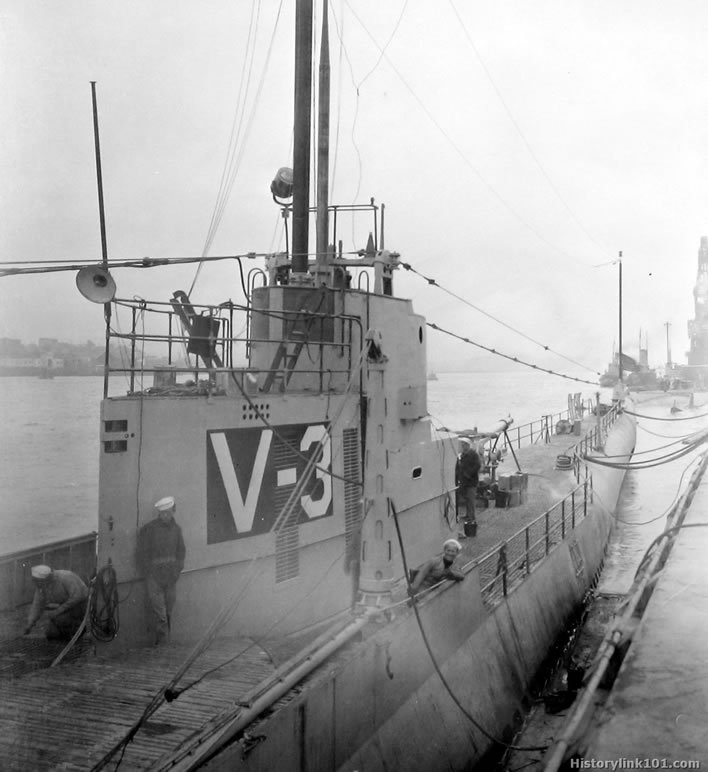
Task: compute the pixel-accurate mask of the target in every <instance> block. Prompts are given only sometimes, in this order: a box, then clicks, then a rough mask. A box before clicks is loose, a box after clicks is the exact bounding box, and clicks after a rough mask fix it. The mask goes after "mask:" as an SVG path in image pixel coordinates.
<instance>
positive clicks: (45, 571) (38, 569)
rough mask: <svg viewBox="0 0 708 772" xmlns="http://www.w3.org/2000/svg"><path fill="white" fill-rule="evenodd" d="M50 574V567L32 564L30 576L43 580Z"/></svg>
mask: <svg viewBox="0 0 708 772" xmlns="http://www.w3.org/2000/svg"><path fill="white" fill-rule="evenodd" d="M51 575H52V569H51V568H49V566H32V578H33V579H39V580H40V581H43V580H45V579H49V577H50V576H51Z"/></svg>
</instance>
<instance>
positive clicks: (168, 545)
mask: <svg viewBox="0 0 708 772" xmlns="http://www.w3.org/2000/svg"><path fill="white" fill-rule="evenodd" d="M155 511H156V513H157V516H156V518H155V520H152V521H151V522H149V523H147V524H146V525H144V526H143V527H142V528H141V529H140V532H139V533H138V565H139V567H140V570H141V571H142V574H143V576H144V577H145V587H146V590H147V597H148V604H149V607H150V611H151V614H152V617H153V622H154V628H155V644H160V643H163V642H164V641H166V640H167V636H168V634H169V631H170V620H171V617H172V609H173V608H174V605H175V600H176V597H177V589H176V585H177V579H179V575H180V573H182V569H183V568H184V558H185V554H186V550H185V546H184V539H183V538H182V529H181V528H180V527H179V526H178V525H177V523H176V522H175V519H174V513H175V511H176V505H175V500H174V498H173V497H172V496H165V498H162V499H160V500H159V501H156V502H155Z"/></svg>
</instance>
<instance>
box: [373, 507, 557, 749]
mask: <svg viewBox="0 0 708 772" xmlns="http://www.w3.org/2000/svg"><path fill="white" fill-rule="evenodd" d="M388 503H389V506H390V507H391V513H392V514H393V522H394V525H395V526H396V535H397V536H398V544H399V547H400V550H401V560H402V561H403V575H404V577H405V579H406V585H407V588H408V594H409V595H410V602H411V606H413V612H414V613H415V618H416V622H417V623H418V629H419V630H420V634H421V637H422V638H423V643H424V645H425V648H426V650H427V652H428V656H429V657H430V661H431V662H432V664H433V667H434V668H435V672H436V673H437V674H438V677H439V678H440V681H441V682H442V685H443V687H444V688H445V691H446V692H447V693H448V694H449V695H450V698H451V699H452V701H453V702H454V703H455V705H457V707H458V709H459V710H460V712H461V713H462V714H463V715H464V716H465V718H466V719H467V720H468V721H469V722H470V723H471V724H472V725H473V726H474V727H475V728H476V729H478V730H479V731H480V732H481V733H482V734H483V735H484V736H485V737H486V738H487V739H488V740H491V741H492V742H493V743H494V744H495V745H500V746H502V747H503V748H508V749H510V750H514V751H545V750H547V749H548V747H549V746H547V745H536V746H521V745H510V744H508V743H505V742H503V741H502V740H499V739H498V738H496V737H494V735H492V734H491V733H490V732H488V731H487V730H486V729H485V728H484V727H483V726H482V725H481V724H480V723H479V722H478V721H477V720H476V719H475V718H474V716H472V715H471V714H470V713H469V711H468V710H467V709H466V708H465V706H464V705H463V704H462V703H461V702H460V700H459V698H458V697H457V695H456V694H455V693H454V692H453V690H452V688H451V687H450V684H449V683H448V682H447V680H446V678H445V676H444V675H443V673H442V670H441V669H440V665H439V664H438V661H437V659H436V657H435V654H434V653H433V650H432V649H431V647H430V641H429V640H428V636H427V635H426V633H425V628H424V627H423V622H422V620H421V618H420V611H419V610H418V600H417V597H416V595H415V593H414V592H413V590H412V589H411V583H410V578H409V577H410V575H409V573H408V561H407V560H406V552H405V548H404V546H403V536H402V535H401V526H400V524H399V522H398V513H397V512H396V508H395V506H394V504H393V501H391V499H389V500H388ZM473 744H474V740H473ZM476 749H477V748H476V745H475V750H476Z"/></svg>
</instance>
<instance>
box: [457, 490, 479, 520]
mask: <svg viewBox="0 0 708 772" xmlns="http://www.w3.org/2000/svg"><path fill="white" fill-rule="evenodd" d="M476 498H477V486H476V485H461V486H460V500H461V502H462V503H463V504H464V505H465V520H467V521H468V522H469V523H476V522H477V519H476V515H475V499H476Z"/></svg>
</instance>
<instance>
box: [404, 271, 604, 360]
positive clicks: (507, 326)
mask: <svg viewBox="0 0 708 772" xmlns="http://www.w3.org/2000/svg"><path fill="white" fill-rule="evenodd" d="M400 265H401V267H402V268H405V269H406V271H410V272H411V273H414V274H415V275H416V276H420V278H421V279H425V281H426V282H427V283H428V284H430V285H432V286H433V287H437V288H438V289H439V290H442V291H443V292H445V293H446V294H448V295H450V296H451V297H453V298H455V300H459V301H460V302H461V303H464V304H465V305H466V306H469V307H470V308H473V309H474V310H475V311H479V313H480V314H484V316H486V317H487V318H489V319H491V320H492V321H494V322H496V323H497V324H501V325H502V327H506V328H507V330H511V332H515V333H516V334H517V335H521V337H522V338H525V339H526V340H528V341H530V342H531V343H534V344H535V345H537V346H540V347H541V348H542V349H543V350H544V351H548V352H550V353H551V354H555V355H556V356H559V357H560V358H561V359H565V360H566V361H567V362H570V363H571V364H574V365H577V366H578V367H582V368H583V370H588V371H589V372H591V373H594V374H595V375H600V373H599V372H597V370H593V369H592V368H591V367H587V365H584V364H582V363H581V362H578V361H576V360H575V359H571V358H570V357H567V356H565V355H564V354H561V353H560V352H559V351H555V350H554V349H552V348H551V347H550V346H548V345H546V344H545V343H541V342H540V341H538V340H536V339H535V338H532V337H531V336H530V335H527V334H526V333H525V332H522V331H521V330H517V329H516V327H512V326H511V325H510V324H507V323H506V322H503V321H502V320H501V319H498V318H497V317H496V316H494V315H492V314H490V313H489V312H488V311H485V310H484V309H483V308H480V307H479V306H476V305H475V304H474V303H471V302H470V301H469V300H467V299H466V298H463V297H461V296H460V295H458V294H457V293H456V292H453V291H452V290H449V289H447V288H446V287H443V286H442V284H439V283H438V282H437V281H436V280H435V279H431V278H430V277H428V276H424V275H423V274H422V273H420V271H416V269H415V268H413V266H412V265H411V264H410V263H400Z"/></svg>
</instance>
